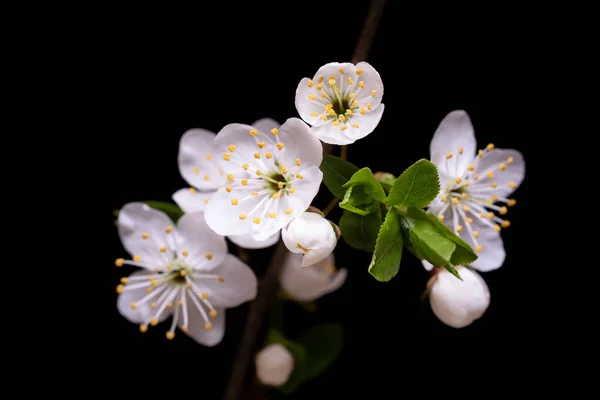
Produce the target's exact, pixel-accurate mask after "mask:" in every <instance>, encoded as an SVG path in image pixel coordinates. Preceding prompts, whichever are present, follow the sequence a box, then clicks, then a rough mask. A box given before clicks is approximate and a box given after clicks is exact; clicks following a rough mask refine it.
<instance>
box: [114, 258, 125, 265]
mask: <svg viewBox="0 0 600 400" xmlns="http://www.w3.org/2000/svg"><path fill="white" fill-rule="evenodd" d="M123 263H125V260H124V259H122V258H117V259H116V260H115V267H122V266H123Z"/></svg>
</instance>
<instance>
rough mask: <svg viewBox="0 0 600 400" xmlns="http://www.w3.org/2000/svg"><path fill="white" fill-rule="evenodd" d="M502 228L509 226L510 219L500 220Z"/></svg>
mask: <svg viewBox="0 0 600 400" xmlns="http://www.w3.org/2000/svg"><path fill="white" fill-rule="evenodd" d="M501 225H502V227H503V228H508V227H509V226H510V221H507V220H504V221H502V222H501Z"/></svg>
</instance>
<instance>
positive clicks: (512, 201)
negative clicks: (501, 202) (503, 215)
mask: <svg viewBox="0 0 600 400" xmlns="http://www.w3.org/2000/svg"><path fill="white" fill-rule="evenodd" d="M506 204H508V206H509V207H512V206H514V205H515V204H517V201H516V200H514V199H509V200H508V201H507V202H506Z"/></svg>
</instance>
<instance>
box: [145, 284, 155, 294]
mask: <svg viewBox="0 0 600 400" xmlns="http://www.w3.org/2000/svg"><path fill="white" fill-rule="evenodd" d="M152 286H156V284H155V283H154V282H152ZM151 291H152V288H151V287H147V288H146V292H148V293H150V292H151Z"/></svg>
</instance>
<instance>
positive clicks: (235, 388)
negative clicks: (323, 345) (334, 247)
mask: <svg viewBox="0 0 600 400" xmlns="http://www.w3.org/2000/svg"><path fill="white" fill-rule="evenodd" d="M384 5H385V0H371V7H370V9H369V13H368V15H367V18H366V19H365V23H364V25H363V29H362V32H361V34H360V37H359V39H358V43H357V44H356V48H355V49H354V55H353V56H352V63H354V64H356V63H358V62H360V61H363V60H365V59H366V58H367V55H368V54H369V49H370V48H371V43H372V41H373V37H374V36H375V31H376V30H377V25H378V24H379V19H380V17H381V13H382V11H383V6H384ZM330 149H331V146H329V147H328V150H330ZM287 251H288V250H287V249H286V247H285V245H284V244H283V242H282V241H280V242H279V243H278V244H277V248H276V250H275V254H274V255H273V258H271V263H270V265H269V267H268V268H267V272H266V273H265V275H264V277H263V278H262V279H261V281H260V283H259V285H258V293H257V296H256V299H254V301H253V302H252V303H251V304H250V310H249V311H248V317H247V320H246V326H245V328H244V333H243V335H242V339H241V341H240V345H239V348H238V352H237V354H236V357H235V360H234V361H233V369H232V372H231V377H230V378H229V384H228V386H227V390H226V392H225V398H224V399H225V400H240V399H241V394H242V389H243V386H244V381H245V378H246V372H247V370H248V365H249V364H250V361H251V359H252V354H253V351H254V348H255V346H256V343H257V337H258V334H259V332H260V328H261V326H262V322H263V318H264V315H265V311H266V310H267V305H268V303H269V299H270V298H271V297H272V296H273V294H274V293H275V291H276V290H277V286H278V285H277V283H278V281H279V279H278V278H279V271H280V269H281V266H282V264H283V260H284V257H285V255H286V253H287Z"/></svg>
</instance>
